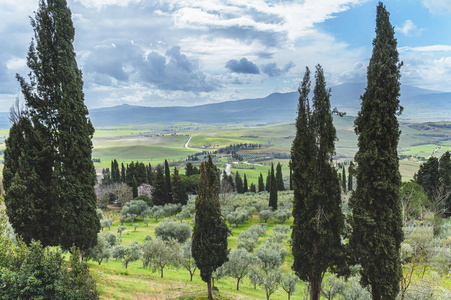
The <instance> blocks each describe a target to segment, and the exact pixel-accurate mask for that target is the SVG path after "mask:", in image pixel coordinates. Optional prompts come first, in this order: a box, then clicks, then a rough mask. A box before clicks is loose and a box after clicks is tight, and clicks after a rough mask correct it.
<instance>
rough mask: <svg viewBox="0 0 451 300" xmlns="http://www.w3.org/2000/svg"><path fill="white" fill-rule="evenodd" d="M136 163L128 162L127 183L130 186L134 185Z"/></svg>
mask: <svg viewBox="0 0 451 300" xmlns="http://www.w3.org/2000/svg"><path fill="white" fill-rule="evenodd" d="M135 170H136V167H135V163H134V162H133V161H132V162H131V163H130V164H127V171H126V172H125V183H127V184H128V186H132V181H133V176H135Z"/></svg>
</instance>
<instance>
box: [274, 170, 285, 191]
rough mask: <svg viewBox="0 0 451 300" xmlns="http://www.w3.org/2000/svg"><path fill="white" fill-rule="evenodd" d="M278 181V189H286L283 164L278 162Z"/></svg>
mask: <svg viewBox="0 0 451 300" xmlns="http://www.w3.org/2000/svg"><path fill="white" fill-rule="evenodd" d="M276 181H277V190H278V191H284V190H285V184H284V183H283V174H282V165H281V164H280V163H277V168H276Z"/></svg>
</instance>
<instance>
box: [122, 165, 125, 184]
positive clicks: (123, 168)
mask: <svg viewBox="0 0 451 300" xmlns="http://www.w3.org/2000/svg"><path fill="white" fill-rule="evenodd" d="M121 182H125V166H124V163H121Z"/></svg>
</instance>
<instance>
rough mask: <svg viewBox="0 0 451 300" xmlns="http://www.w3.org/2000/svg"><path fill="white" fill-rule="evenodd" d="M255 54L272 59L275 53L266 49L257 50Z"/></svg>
mask: <svg viewBox="0 0 451 300" xmlns="http://www.w3.org/2000/svg"><path fill="white" fill-rule="evenodd" d="M255 54H256V55H257V56H258V58H261V59H271V58H273V56H274V53H272V52H265V51H261V52H257V53H255Z"/></svg>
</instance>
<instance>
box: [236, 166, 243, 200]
mask: <svg viewBox="0 0 451 300" xmlns="http://www.w3.org/2000/svg"><path fill="white" fill-rule="evenodd" d="M235 186H236V192H237V193H238V194H242V193H244V186H243V179H241V176H240V173H238V171H237V172H236V173H235Z"/></svg>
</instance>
